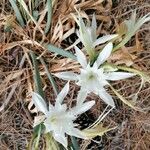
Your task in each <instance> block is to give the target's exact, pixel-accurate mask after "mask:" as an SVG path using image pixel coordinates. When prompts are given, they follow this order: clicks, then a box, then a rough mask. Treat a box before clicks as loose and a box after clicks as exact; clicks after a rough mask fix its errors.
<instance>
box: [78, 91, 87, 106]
mask: <svg viewBox="0 0 150 150" xmlns="http://www.w3.org/2000/svg"><path fill="white" fill-rule="evenodd" d="M87 94H88V93H87V92H86V91H83V90H80V91H79V92H78V96H77V105H81V104H82V103H83V102H84V101H85V98H86V97H87Z"/></svg>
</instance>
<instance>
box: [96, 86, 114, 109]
mask: <svg viewBox="0 0 150 150" xmlns="http://www.w3.org/2000/svg"><path fill="white" fill-rule="evenodd" d="M98 95H99V97H100V98H101V99H102V100H103V101H104V102H105V103H106V104H108V105H110V106H112V107H115V103H114V100H113V99H112V97H111V95H109V94H108V93H107V92H106V90H105V89H102V90H100V91H99V93H98Z"/></svg>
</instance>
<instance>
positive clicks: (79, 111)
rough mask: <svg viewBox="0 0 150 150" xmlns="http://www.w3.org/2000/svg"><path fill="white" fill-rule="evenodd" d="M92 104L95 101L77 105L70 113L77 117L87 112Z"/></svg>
mask: <svg viewBox="0 0 150 150" xmlns="http://www.w3.org/2000/svg"><path fill="white" fill-rule="evenodd" d="M94 104H95V101H89V102H85V103H83V104H81V105H77V106H75V107H73V108H72V110H71V111H72V113H73V114H74V115H79V114H82V113H84V112H86V111H88V110H89V109H90V108H91V107H92V106H93V105H94Z"/></svg>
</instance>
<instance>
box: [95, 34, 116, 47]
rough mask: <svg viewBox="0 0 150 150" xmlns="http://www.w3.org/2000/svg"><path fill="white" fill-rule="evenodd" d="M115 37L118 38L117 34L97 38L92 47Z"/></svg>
mask: <svg viewBox="0 0 150 150" xmlns="http://www.w3.org/2000/svg"><path fill="white" fill-rule="evenodd" d="M117 36H118V35H117V34H112V35H105V36H103V37H100V38H98V39H97V40H96V41H95V42H94V44H93V46H94V47H95V46H97V45H100V44H103V43H105V42H107V41H110V40H112V39H113V38H115V37H117Z"/></svg>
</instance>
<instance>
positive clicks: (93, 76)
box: [88, 72, 95, 80]
mask: <svg viewBox="0 0 150 150" xmlns="http://www.w3.org/2000/svg"><path fill="white" fill-rule="evenodd" d="M94 79H95V74H94V73H93V72H90V73H89V74H88V80H94Z"/></svg>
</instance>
